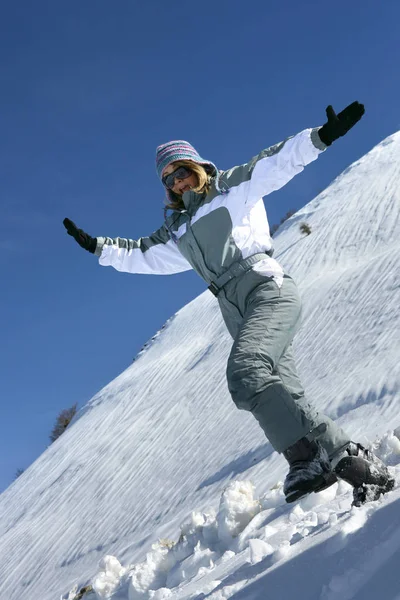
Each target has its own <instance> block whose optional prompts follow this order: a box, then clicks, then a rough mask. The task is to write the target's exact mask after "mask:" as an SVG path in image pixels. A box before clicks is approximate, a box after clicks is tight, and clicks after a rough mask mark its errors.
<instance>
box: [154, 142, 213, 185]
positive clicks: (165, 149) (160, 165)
mask: <svg viewBox="0 0 400 600" xmlns="http://www.w3.org/2000/svg"><path fill="white" fill-rule="evenodd" d="M176 160H191V161H193V162H195V163H197V164H199V165H204V167H205V168H206V171H207V172H209V173H210V174H212V175H216V174H217V173H218V170H217V167H216V166H215V165H214V163H212V162H210V161H209V160H204V159H203V158H201V156H200V155H199V153H198V152H197V150H195V149H194V148H193V146H192V145H191V144H189V142H185V141H184V140H174V141H173V142H167V143H166V144H162V145H161V146H158V148H157V150H156V169H157V175H158V176H159V178H160V179H162V172H163V171H164V169H165V167H167V166H168V165H170V164H171V163H173V162H175V161H176Z"/></svg>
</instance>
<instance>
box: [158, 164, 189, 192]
mask: <svg viewBox="0 0 400 600" xmlns="http://www.w3.org/2000/svg"><path fill="white" fill-rule="evenodd" d="M179 164H180V163H179V161H176V162H173V163H171V164H170V165H168V166H167V167H165V169H164V171H163V172H162V176H163V177H165V176H166V175H169V174H170V173H172V172H173V171H175V170H176V169H177V168H178V167H179ZM197 185H198V179H197V175H196V174H195V173H193V172H191V173H190V175H189V177H185V179H179V178H178V177H175V182H174V187H173V188H171V189H172V191H173V192H174V194H177V195H178V196H182V194H184V193H185V192H188V191H189V190H191V189H192V188H195V187H196V186H197Z"/></svg>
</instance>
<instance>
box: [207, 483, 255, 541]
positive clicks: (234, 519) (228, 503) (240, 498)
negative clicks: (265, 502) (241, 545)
mask: <svg viewBox="0 0 400 600" xmlns="http://www.w3.org/2000/svg"><path fill="white" fill-rule="evenodd" d="M254 489H255V488H254V485H253V484H252V483H251V482H250V481H233V482H232V483H230V484H229V485H228V487H227V488H226V489H225V490H224V492H223V494H222V497H221V501H220V505H219V511H218V515H217V523H218V534H219V539H220V541H221V542H222V543H223V544H224V545H225V546H229V544H230V543H231V542H232V540H233V539H234V538H235V537H237V536H238V535H239V534H240V533H241V532H242V531H243V530H244V528H245V527H246V526H247V525H248V524H249V523H250V521H251V520H252V519H253V517H254V516H255V515H256V514H257V513H259V512H260V510H261V505H260V503H259V501H258V500H255V499H254V497H253V495H254Z"/></svg>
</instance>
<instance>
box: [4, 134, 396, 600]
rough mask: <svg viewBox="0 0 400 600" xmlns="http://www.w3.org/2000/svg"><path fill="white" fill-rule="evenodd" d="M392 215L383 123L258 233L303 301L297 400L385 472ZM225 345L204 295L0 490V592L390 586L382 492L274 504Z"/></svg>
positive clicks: (52, 595) (196, 596) (259, 443)
mask: <svg viewBox="0 0 400 600" xmlns="http://www.w3.org/2000/svg"><path fill="white" fill-rule="evenodd" d="M324 159H325V157H321V158H320V160H324ZM273 201H274V196H273V195H272V196H269V197H268V203H269V202H273ZM267 208H268V207H267ZM399 215H400V132H399V133H397V134H395V135H393V136H390V137H389V138H387V139H386V140H384V141H383V142H382V143H381V144H379V145H378V146H376V147H375V148H374V149H373V150H372V151H371V152H369V153H368V154H367V155H366V156H364V157H362V158H361V159H360V160H358V161H357V162H356V163H354V164H353V165H351V166H350V167H349V168H348V169H347V170H346V171H345V172H344V173H343V174H342V175H340V176H339V177H338V178H337V179H336V180H335V181H334V182H333V183H332V184H331V185H330V186H329V187H328V188H327V190H325V191H324V192H322V193H321V194H320V195H319V196H318V197H317V198H315V199H314V200H313V201H312V202H310V203H309V204H307V205H306V206H305V207H304V208H303V209H302V210H300V211H299V212H298V213H296V214H295V215H294V216H293V217H292V218H291V219H290V220H288V221H287V222H285V223H284V225H283V226H282V228H281V230H280V232H279V234H278V235H277V237H276V240H275V247H276V254H275V256H276V257H277V258H278V260H279V261H280V262H281V263H282V264H283V265H284V267H285V269H286V271H287V272H288V273H289V274H291V275H292V276H293V277H294V279H295V280H296V282H297V283H298V285H299V288H300V291H301V294H302V297H303V301H304V317H303V326H302V329H301V331H300V333H299V334H298V336H297V337H296V341H295V352H296V355H297V359H298V368H299V371H300V374H301V376H302V380H303V382H304V384H305V387H306V390H307V394H308V396H309V397H310V398H311V399H312V400H313V401H314V402H315V403H316V404H317V405H318V406H319V407H320V408H321V410H323V411H325V412H326V413H328V414H329V415H330V416H332V417H333V418H335V419H337V420H338V421H339V422H340V423H341V424H342V425H343V426H345V428H346V429H347V430H348V431H349V432H350V434H351V435H352V437H353V439H354V440H356V441H360V442H361V443H364V444H369V445H370V444H372V443H374V447H375V449H376V451H377V453H378V454H380V455H381V456H382V457H384V458H385V459H386V460H387V461H388V462H389V464H390V465H391V468H392V469H393V472H394V473H396V474H397V473H398V470H399V469H400V442H399V440H398V438H397V437H396V436H395V435H393V430H394V429H395V428H396V427H397V426H399V425H400V414H399V409H398V404H399V401H400V366H399V363H400V360H399V359H400V336H399V325H400V260H399V259H400V216H399ZM302 221H307V223H309V225H310V226H311V228H312V234H311V235H310V236H308V237H304V236H302V235H301V234H300V233H299V227H298V226H299V223H300V222H302ZM128 310H129V308H128ZM130 319H132V316H131V315H130V314H129V313H128V314H127V321H129V320H130ZM132 326H133V321H132ZM230 346H231V339H230V337H229V335H228V333H227V332H226V330H225V326H224V325H223V322H222V319H221V317H220V314H219V311H218V306H217V303H216V300H215V298H214V297H213V296H212V295H211V294H210V293H209V292H208V291H207V292H204V293H203V294H202V295H200V296H199V297H198V298H196V299H195V300H194V301H193V302H191V303H190V304H189V305H187V306H185V307H184V308H183V309H182V310H180V311H179V312H178V313H177V314H176V315H175V316H174V317H172V318H171V319H170V320H169V321H168V322H167V323H166V325H165V327H164V328H163V329H162V330H161V331H160V332H159V334H157V335H156V336H155V338H154V339H153V340H152V342H151V343H150V344H149V345H148V347H147V348H146V349H145V350H144V351H143V352H141V353H140V355H139V356H138V357H137V359H136V361H135V362H134V363H133V364H132V365H131V366H130V367H129V368H128V369H127V370H126V371H125V372H124V373H122V374H121V375H120V376H119V377H117V378H116V379H115V380H114V381H113V382H111V383H110V384H109V385H108V386H106V387H105V388H104V389H103V390H101V391H100V392H99V393H98V394H97V395H96V396H94V397H93V398H92V399H91V400H90V402H89V403H88V404H87V405H86V406H85V407H84V408H83V409H82V410H81V411H80V413H79V414H78V416H77V418H76V419H75V421H74V423H73V424H72V426H71V427H70V428H69V429H68V430H67V431H66V432H65V433H64V434H63V435H62V437H61V438H59V440H57V442H55V443H54V444H53V445H51V446H50V447H49V448H48V450H47V451H46V452H45V453H44V454H43V455H42V456H41V457H40V458H39V459H38V460H37V461H36V462H35V463H34V464H33V465H32V466H31V467H30V468H29V469H28V470H27V471H26V472H24V473H23V474H22V475H21V476H20V477H19V478H18V479H17V480H16V481H15V482H14V483H13V484H12V485H11V486H10V487H9V488H8V489H7V490H6V491H5V492H4V493H3V494H2V495H1V496H0V600H28V599H29V600H31V599H34V600H54V599H59V598H60V597H63V598H64V599H67V598H68V600H72V599H73V598H74V597H75V595H76V593H77V589H79V588H81V587H82V586H83V585H85V584H87V583H90V584H92V585H93V588H94V590H96V591H93V592H92V593H89V594H87V595H86V596H87V598H92V599H94V598H96V597H97V598H99V599H101V600H104V599H105V598H112V599H113V600H136V598H138V599H139V598H141V599H147V598H153V599H155V600H163V599H164V598H176V599H177V600H189V599H191V600H203V599H205V598H207V599H209V600H222V599H225V598H235V600H241V599H246V600H253V599H259V598H267V599H286V598H290V597H293V596H294V595H296V597H297V598H301V599H303V598H304V599H306V598H307V600H314V599H318V600H336V599H337V600H338V599H339V598H340V599H341V600H346V599H347V598H354V599H357V600H358V599H359V600H361V598H362V599H363V600H372V599H374V600H375V599H376V598H377V597H379V598H381V599H383V600H395V599H398V600H400V572H399V571H398V569H396V566H397V564H398V561H399V559H400V488H396V489H395V490H394V491H393V492H392V493H391V494H388V495H387V496H386V497H385V498H383V499H382V500H380V501H378V502H373V503H370V504H368V505H365V506H364V507H361V508H358V509H356V508H351V490H350V488H349V486H347V485H346V484H344V483H341V484H340V485H337V484H336V485H335V486H332V487H331V488H329V489H328V490H326V491H325V492H322V493H320V494H313V495H311V496H309V497H308V498H306V499H303V500H301V501H300V502H298V503H296V504H295V505H286V504H285V502H284V498H283V493H282V481H283V479H284V476H285V472H286V467H285V461H284V460H283V458H282V457H281V456H279V455H277V454H276V453H275V452H273V451H272V448H271V446H270V445H269V443H268V442H267V441H266V439H265V438H264V436H263V434H262V432H261V430H260V429H259V427H258V424H257V423H256V422H255V420H254V419H253V417H252V416H251V415H250V414H248V413H245V412H240V411H238V410H237V409H236V408H235V406H234V405H233V403H232V401H231V399H230V397H229V393H228V390H227V386H226V381H225V363H226V359H227V357H228V354H229V351H230ZM121 565H122V566H121Z"/></svg>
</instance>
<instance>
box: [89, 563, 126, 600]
mask: <svg viewBox="0 0 400 600" xmlns="http://www.w3.org/2000/svg"><path fill="white" fill-rule="evenodd" d="M99 567H100V569H101V570H100V572H99V573H98V574H97V575H96V577H95V578H94V580H93V582H92V587H93V589H94V591H95V592H96V594H97V597H98V598H99V599H100V600H103V598H104V599H106V598H110V596H111V595H112V594H113V593H114V592H115V591H116V589H117V588H118V587H119V585H120V583H121V580H122V578H123V576H124V575H125V573H126V569H125V568H124V567H122V566H121V564H120V562H119V560H118V559H117V558H115V556H108V555H107V556H104V558H102V559H101V561H100V563H99Z"/></svg>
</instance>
